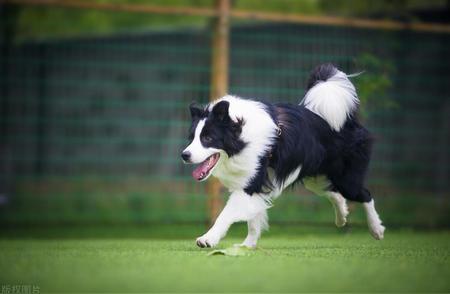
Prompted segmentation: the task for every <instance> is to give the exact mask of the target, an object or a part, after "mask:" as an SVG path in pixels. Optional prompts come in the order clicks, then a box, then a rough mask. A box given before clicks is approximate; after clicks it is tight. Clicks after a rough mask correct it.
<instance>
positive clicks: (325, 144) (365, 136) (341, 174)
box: [246, 103, 372, 202]
mask: <svg viewBox="0 0 450 294" xmlns="http://www.w3.org/2000/svg"><path fill="white" fill-rule="evenodd" d="M266 106H267V107H268V108H269V111H270V112H271V114H272V117H274V118H275V122H276V123H277V124H278V126H279V127H280V128H281V135H280V136H279V138H278V139H277V140H276V141H275V142H274V144H273V146H272V152H271V153H270V155H271V156H270V157H269V156H268V157H266V158H261V161H260V164H261V167H267V166H269V167H271V168H273V170H274V171H275V176H276V181H277V182H278V184H282V183H283V182H284V181H285V180H286V179H287V177H288V176H289V175H290V174H291V173H292V172H294V171H295V170H296V169H297V168H298V167H299V166H301V171H300V174H299V176H298V178H297V180H296V182H298V181H301V180H302V179H303V178H305V177H311V176H318V175H326V176H327V177H328V179H329V180H330V182H331V184H332V187H330V190H333V191H339V192H340V193H341V194H342V195H343V196H344V197H345V198H347V199H349V200H352V201H358V202H368V201H370V200H371V196H370V193H369V192H368V190H367V189H365V188H364V186H363V185H364V178H365V175H366V172H367V168H368V164H369V161H370V153H371V146H372V139H371V136H370V134H369V132H368V131H367V130H366V129H365V128H364V127H363V126H361V124H360V123H359V122H358V121H357V120H356V119H355V118H349V119H348V120H347V122H346V123H345V125H344V126H343V128H342V129H341V130H340V131H339V132H336V131H334V130H333V129H331V128H330V126H329V125H328V124H327V122H325V121H324V120H323V119H322V118H321V117H319V116H318V115H316V114H315V113H313V112H311V111H310V110H308V109H306V108H305V107H303V106H302V105H292V104H285V103H278V104H272V105H270V104H266ZM264 169H266V168H264ZM266 173H267V171H266V172H258V173H257V176H256V177H255V178H254V179H253V180H252V182H251V183H250V184H249V185H248V187H247V190H246V192H247V193H249V194H250V195H251V194H252V193H267V185H265V183H266V177H267V174H266ZM250 192H252V193H250Z"/></svg>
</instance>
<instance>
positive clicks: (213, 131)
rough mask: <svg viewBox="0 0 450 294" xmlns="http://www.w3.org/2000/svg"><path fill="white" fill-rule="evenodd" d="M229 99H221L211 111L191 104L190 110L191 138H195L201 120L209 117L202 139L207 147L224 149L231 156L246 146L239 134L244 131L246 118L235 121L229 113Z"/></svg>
mask: <svg viewBox="0 0 450 294" xmlns="http://www.w3.org/2000/svg"><path fill="white" fill-rule="evenodd" d="M229 106H230V103H229V102H228V101H221V102H219V103H217V104H216V105H214V107H213V109H212V111H211V112H209V111H208V110H206V109H201V108H198V107H196V106H194V105H193V104H191V107H190V111H191V116H192V125H191V129H190V132H189V134H190V135H189V140H191V141H192V140H193V139H194V135H195V129H196V128H197V125H198V123H199V121H200V120H201V119H203V118H207V120H206V122H205V126H204V127H203V129H202V132H201V133H200V141H201V142H202V145H203V146H205V147H212V148H217V149H221V150H224V151H225V152H226V153H227V155H228V156H229V157H232V156H233V155H236V154H238V153H239V152H240V151H241V150H242V149H244V148H245V146H246V143H245V142H243V141H242V140H241V139H240V138H239V136H240V134H241V132H242V126H243V125H244V120H242V119H239V120H238V121H237V122H234V121H233V120H232V119H231V118H230V116H229V115H228V108H229Z"/></svg>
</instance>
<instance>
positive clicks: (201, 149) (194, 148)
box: [183, 118, 219, 163]
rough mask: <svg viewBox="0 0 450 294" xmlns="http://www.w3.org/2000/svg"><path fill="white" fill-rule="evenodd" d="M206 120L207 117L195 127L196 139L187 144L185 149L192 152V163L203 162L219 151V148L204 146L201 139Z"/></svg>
mask: <svg viewBox="0 0 450 294" xmlns="http://www.w3.org/2000/svg"><path fill="white" fill-rule="evenodd" d="M205 122H206V118H204V119H202V120H201V121H199V122H198V124H197V127H196V129H195V135H194V140H192V142H191V144H189V146H187V147H186V149H184V151H183V152H190V153H191V162H192V163H201V162H203V161H205V160H206V159H207V158H208V157H209V156H211V155H213V154H214V153H217V152H219V150H218V149H215V148H209V147H205V146H203V145H202V142H201V141H200V134H201V133H202V130H203V127H204V126H205Z"/></svg>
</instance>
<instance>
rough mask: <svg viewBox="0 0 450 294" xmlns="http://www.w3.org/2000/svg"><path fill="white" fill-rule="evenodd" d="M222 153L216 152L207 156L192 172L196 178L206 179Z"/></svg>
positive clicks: (199, 179) (198, 179)
mask: <svg viewBox="0 0 450 294" xmlns="http://www.w3.org/2000/svg"><path fill="white" fill-rule="evenodd" d="M219 158H220V154H219V153H215V154H213V155H211V156H210V157H208V158H206V160H205V161H203V162H202V163H200V164H199V165H198V166H197V167H196V168H195V169H194V171H193V172H192V177H194V179H196V180H197V181H202V180H204V179H206V178H207V177H208V176H209V174H210V173H211V170H212V169H213V168H214V166H216V164H217V162H218V161H219Z"/></svg>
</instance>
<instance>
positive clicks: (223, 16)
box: [207, 0, 230, 223]
mask: <svg viewBox="0 0 450 294" xmlns="http://www.w3.org/2000/svg"><path fill="white" fill-rule="evenodd" d="M216 9H217V12H218V16H217V17H216V18H215V19H214V23H213V36H212V60H211V92H210V97H209V100H210V101H214V100H215V99H218V98H220V97H222V96H224V95H225V94H227V92H228V64H229V30H230V18H229V15H230V0H216ZM220 189H221V185H220V183H219V181H218V180H217V179H214V178H212V179H210V180H209V182H208V185H207V193H208V209H209V221H210V223H213V222H214V221H215V219H216V218H217V216H218V215H219V213H220V209H221V208H222V206H223V203H222V199H221V198H220Z"/></svg>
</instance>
